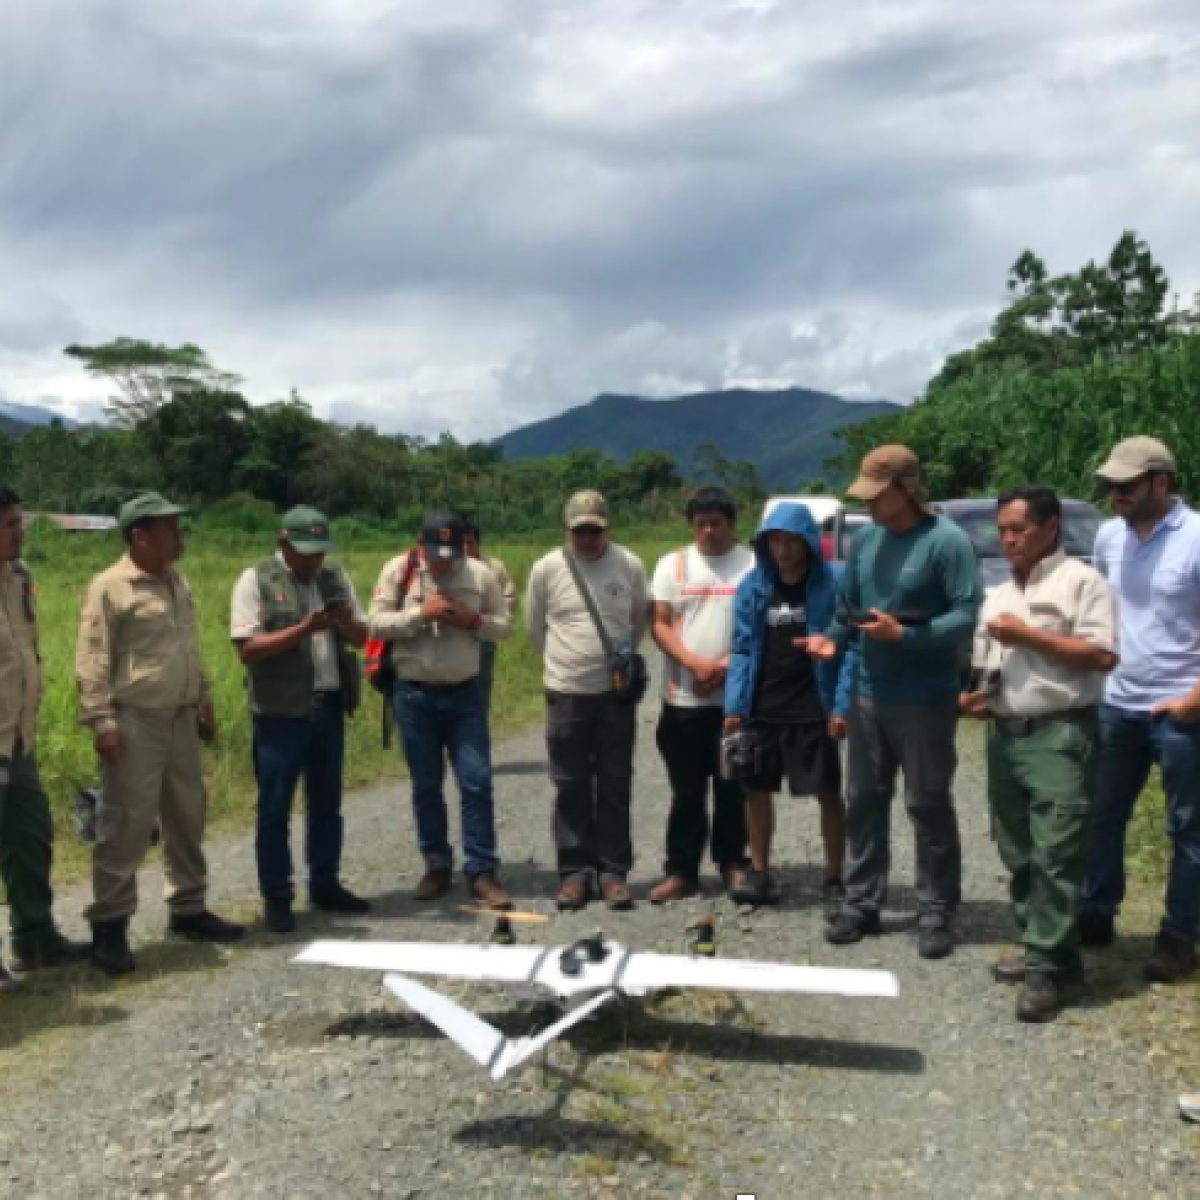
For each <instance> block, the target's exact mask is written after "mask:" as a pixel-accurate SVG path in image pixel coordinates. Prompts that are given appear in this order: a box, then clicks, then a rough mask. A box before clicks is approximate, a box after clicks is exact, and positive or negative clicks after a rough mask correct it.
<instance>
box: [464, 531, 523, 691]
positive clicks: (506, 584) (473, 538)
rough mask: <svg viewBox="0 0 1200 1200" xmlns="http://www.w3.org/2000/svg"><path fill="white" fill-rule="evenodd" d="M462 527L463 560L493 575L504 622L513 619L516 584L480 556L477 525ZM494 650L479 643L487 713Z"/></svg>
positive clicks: (488, 556)
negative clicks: (480, 565)
mask: <svg viewBox="0 0 1200 1200" xmlns="http://www.w3.org/2000/svg"><path fill="white" fill-rule="evenodd" d="M463 525H464V527H465V529H466V541H465V545H466V548H467V557H468V558H473V559H474V560H475V561H476V562H481V563H483V565H484V566H485V567H487V569H488V570H489V571H491V573H492V574H493V575H495V577H496V582H497V583H498V584H499V585H500V591H501V592H502V593H503V595H504V606H505V608H507V609H508V619H509V620H510V621H511V620H513V618H514V617H516V615H517V585H516V584H515V583H514V582H513V578H512V576H511V575H510V574H509V573H508V568H507V567H506V566H505V565H504V563H503V562H501V561H500V559H498V558H495V557H494V556H493V555H491V554H485V553H484V551H483V534H482V532H481V531H480V528H479V522H478V521H464V522H463ZM496 650H497V644H496V643H495V642H480V643H479V686H480V688H482V689H483V703H484V707H485V708H486V709H487V710H488V712H489V713H490V712H491V708H492V684H493V683H494V682H495V678H496Z"/></svg>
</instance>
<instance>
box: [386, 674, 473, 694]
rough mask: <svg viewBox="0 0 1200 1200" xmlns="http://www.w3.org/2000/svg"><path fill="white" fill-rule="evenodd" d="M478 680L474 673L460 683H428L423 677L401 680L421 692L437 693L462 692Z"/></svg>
mask: <svg viewBox="0 0 1200 1200" xmlns="http://www.w3.org/2000/svg"><path fill="white" fill-rule="evenodd" d="M475 681H476V677H475V676H474V675H472V676H471V678H470V679H463V680H461V681H460V682H459V683H426V682H425V681H424V680H422V679H402V680H400V682H401V683H402V684H403V685H404V686H405V687H410V688H416V689H417V691H419V692H433V693H434V694H435V695H436V694H438V693H440V692H461V691H462V689H463V688H469V687H470V686H471V684H473V683H474V682H475Z"/></svg>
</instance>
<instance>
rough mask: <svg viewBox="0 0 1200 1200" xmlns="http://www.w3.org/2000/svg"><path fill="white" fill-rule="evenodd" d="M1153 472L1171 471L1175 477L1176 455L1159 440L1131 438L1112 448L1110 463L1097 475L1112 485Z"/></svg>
mask: <svg viewBox="0 0 1200 1200" xmlns="http://www.w3.org/2000/svg"><path fill="white" fill-rule="evenodd" d="M1151 471H1169V472H1170V473H1171V474H1172V475H1174V474H1175V455H1173V454H1172V453H1171V452H1170V450H1168V449H1167V448H1166V446H1164V445H1163V444H1162V442H1160V441H1159V440H1158V438H1152V437H1131V438H1126V439H1125V440H1124V441H1123V442H1118V443H1117V444H1116V445H1115V446H1114V447H1113V448H1112V452H1111V453H1110V454H1109V456H1108V461H1107V462H1106V463H1105V464H1104V465H1103V466H1102V467H1100V468H1099V469H1098V470H1097V471H1096V474H1097V475H1099V476H1100V478H1101V479H1107V480H1108V481H1109V482H1110V483H1128V482H1129V481H1130V480H1131V479H1137V477H1138V476H1139V475H1146V474H1148V473H1149V472H1151Z"/></svg>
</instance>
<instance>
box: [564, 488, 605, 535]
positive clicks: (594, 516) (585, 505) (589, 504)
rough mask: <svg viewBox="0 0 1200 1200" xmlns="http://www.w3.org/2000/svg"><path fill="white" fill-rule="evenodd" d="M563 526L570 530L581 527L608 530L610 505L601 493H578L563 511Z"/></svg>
mask: <svg viewBox="0 0 1200 1200" xmlns="http://www.w3.org/2000/svg"><path fill="white" fill-rule="evenodd" d="M563 524H564V525H566V527H567V528H568V529H578V528H579V526H580V525H595V526H597V527H598V528H600V529H607V528H608V504H607V503H606V501H605V499H604V497H603V496H602V495H600V493H599V492H593V491H586V492H576V493H575V495H573V496H572V497H571V498H570V500H568V501H567V505H566V507H565V508H564V509H563Z"/></svg>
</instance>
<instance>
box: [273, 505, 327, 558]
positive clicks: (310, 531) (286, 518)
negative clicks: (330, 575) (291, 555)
mask: <svg viewBox="0 0 1200 1200" xmlns="http://www.w3.org/2000/svg"><path fill="white" fill-rule="evenodd" d="M280 533H281V534H282V536H283V538H284V540H285V541H286V542H287V544H288V545H289V546H291V548H292V549H293V550H295V551H296V553H297V554H328V553H329V551H330V550H332V549H333V539H332V538H331V537H330V536H329V521H328V520H327V519H326V517H325V514H324V513H323V512H318V511H317V510H316V509H315V508H309V507H308V505H307V504H297V505H296V507H295V508H292V509H289V510H288V511H287V512H285V513H284V514H283V528H282V529H281V530H280Z"/></svg>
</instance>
